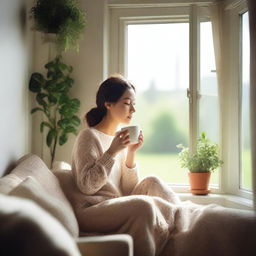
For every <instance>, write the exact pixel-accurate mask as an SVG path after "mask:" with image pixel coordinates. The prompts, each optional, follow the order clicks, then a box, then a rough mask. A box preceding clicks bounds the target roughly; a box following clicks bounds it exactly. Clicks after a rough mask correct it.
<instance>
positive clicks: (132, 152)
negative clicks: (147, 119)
mask: <svg viewBox="0 0 256 256" xmlns="http://www.w3.org/2000/svg"><path fill="white" fill-rule="evenodd" d="M143 141H144V138H143V134H142V132H140V136H139V143H137V144H131V145H129V146H128V150H127V154H126V157H125V161H123V166H122V178H121V186H122V191H123V192H124V194H125V195H129V194H130V193H131V192H132V190H133V189H134V187H135V186H136V185H137V183H138V182H139V176H138V170H137V166H136V162H135V157H136V151H137V150H138V149H139V148H140V147H142V145H143Z"/></svg>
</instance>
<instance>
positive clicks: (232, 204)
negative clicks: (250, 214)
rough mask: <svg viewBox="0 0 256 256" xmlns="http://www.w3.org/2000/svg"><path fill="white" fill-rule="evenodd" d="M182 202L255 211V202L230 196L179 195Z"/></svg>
mask: <svg viewBox="0 0 256 256" xmlns="http://www.w3.org/2000/svg"><path fill="white" fill-rule="evenodd" d="M177 194H178V195H179V197H180V199H181V200H182V201H186V200H190V201H191V202H193V203H196V204H211V203H214V204H219V205H222V206H224V207H229V208H237V209H243V210H253V201H252V200H250V199H246V198H243V197H239V196H234V195H228V194H213V193H210V194H208V195H193V194H191V193H177Z"/></svg>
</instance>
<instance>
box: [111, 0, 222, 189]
mask: <svg viewBox="0 0 256 256" xmlns="http://www.w3.org/2000/svg"><path fill="white" fill-rule="evenodd" d="M111 6H112V8H110V16H109V17H110V19H109V24H110V31H109V32H110V33H109V37H110V40H109V42H110V47H109V56H110V58H109V59H110V62H109V74H112V73H116V72H120V73H122V74H124V75H125V76H127V77H128V79H129V80H131V81H132V82H133V83H134V85H135V86H136V89H137V102H136V109H137V113H136V115H135V116H136V117H135V118H136V120H134V123H137V124H139V125H141V126H142V129H143V132H144V136H145V143H144V147H143V149H142V150H141V151H140V152H139V154H138V158H137V161H138V165H139V167H140V173H141V174H142V176H146V175H150V174H155V175H158V176H160V177H161V178H163V179H164V180H165V181H167V182H168V183H171V184H175V185H177V186H175V189H176V191H183V192H185V191H187V187H186V186H187V185H188V178H187V170H184V169H183V170H182V169H181V168H180V165H179V162H178V152H179V150H178V149H177V148H176V145H177V144H180V143H183V144H184V145H186V146H193V145H194V144H195V140H196V139H197V137H198V135H199V133H200V132H201V131H205V132H206V134H207V136H208V137H209V138H210V139H212V140H214V141H216V142H219V134H218V130H219V121H218V119H219V116H218V109H215V108H218V106H217V105H218V92H217V82H216V73H215V72H214V71H215V69H216V68H215V63H214V54H213V43H212V42H210V44H209V40H210V41H211V40H212V35H211V33H212V32H211V23H210V22H202V23H201V24H200V22H199V21H201V20H204V21H209V13H208V12H209V9H208V8H207V7H199V6H196V5H191V6H190V4H188V5H187V6H186V5H184V6H182V7H180V6H175V5H174V4H171V5H169V6H168V4H167V6H166V7H163V6H161V5H159V6H158V7H154V8H152V6H151V5H150V6H148V8H147V6H146V5H145V6H143V7H141V6H136V7H133V8H130V7H129V6H125V7H124V8H122V7H121V6H120V5H116V6H115V5H111ZM170 6H171V7H170ZM198 24H199V26H198ZM209 29H210V32H209V31H208V30H209ZM200 32H201V40H200ZM209 35H210V38H209ZM207 39H208V41H207ZM200 45H201V47H202V49H201V52H200V50H199V49H200ZM200 53H201V56H202V58H201V59H200ZM209 53H210V57H209ZM200 62H201V63H202V65H201V69H200ZM206 64H207V65H206ZM205 65H206V66H205ZM205 68H207V69H205ZM199 74H201V76H200V75H199ZM207 79H208V80H207ZM209 80H210V81H211V84H210V83H209ZM198 96H200V97H198ZM209 101H210V102H211V104H208V103H209ZM206 106H207V107H208V108H210V109H211V113H214V116H213V117H212V120H213V123H214V125H212V124H211V125H210V126H209V125H208V123H209V122H207V116H206V113H205V110H204V109H205V107H206ZM212 109H214V112H213V111H212ZM214 129H217V131H214ZM211 181H212V183H214V185H218V172H215V173H214V174H213V178H212V179H211ZM184 184H185V185H186V186H182V185H184ZM212 191H216V190H215V189H212Z"/></svg>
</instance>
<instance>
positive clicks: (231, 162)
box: [223, 0, 253, 200]
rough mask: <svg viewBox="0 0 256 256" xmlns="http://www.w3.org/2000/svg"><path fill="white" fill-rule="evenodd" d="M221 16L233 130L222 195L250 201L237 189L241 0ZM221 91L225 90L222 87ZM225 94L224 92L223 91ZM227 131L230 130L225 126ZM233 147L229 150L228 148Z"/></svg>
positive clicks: (243, 5) (249, 194)
mask: <svg viewBox="0 0 256 256" xmlns="http://www.w3.org/2000/svg"><path fill="white" fill-rule="evenodd" d="M224 11H225V15H227V16H229V18H228V19H229V26H228V27H227V28H228V30H229V33H228V34H229V37H228V39H226V41H227V44H226V47H229V65H230V67H229V72H228V74H227V76H228V79H227V81H228V84H229V85H228V86H227V90H233V96H234V97H230V99H229V105H230V106H231V107H230V108H229V117H226V118H228V119H229V122H230V123H231V124H232V126H233V127H237V128H236V129H233V130H232V131H230V133H231V134H232V138H230V139H229V142H228V143H229V147H228V148H227V149H228V151H230V157H229V158H228V159H226V161H227V165H226V170H225V171H226V174H225V187H224V189H223V190H224V192H226V193H229V194H233V195H236V196H240V197H243V198H246V199H249V200H252V198H253V194H252V192H251V191H248V190H245V189H241V188H240V172H241V164H242V163H241V146H242V145H241V92H242V88H241V81H242V68H241V67H242V65H241V64H242V56H241V42H242V39H241V14H243V13H244V12H246V11H248V7H247V3H246V1H245V0H241V1H233V2H232V3H231V4H228V5H226V6H225V10H224ZM224 89H225V88H224ZM227 95H228V92H227ZM229 129H231V127H230V126H229ZM232 147H233V148H232Z"/></svg>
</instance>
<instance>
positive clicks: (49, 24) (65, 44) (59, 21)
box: [31, 0, 85, 51]
mask: <svg viewBox="0 0 256 256" xmlns="http://www.w3.org/2000/svg"><path fill="white" fill-rule="evenodd" d="M31 14H32V18H33V19H34V23H35V24H34V29H35V30H37V31H40V32H43V33H53V34H56V44H57V47H58V48H59V50H60V51H63V50H64V51H67V50H70V49H75V50H77V51H78V50H79V40H80V39H81V38H82V36H83V33H84V28H85V12H84V11H83V10H82V9H81V8H79V7H78V3H77V1H76V0H37V1H36V4H35V6H34V7H32V9H31Z"/></svg>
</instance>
